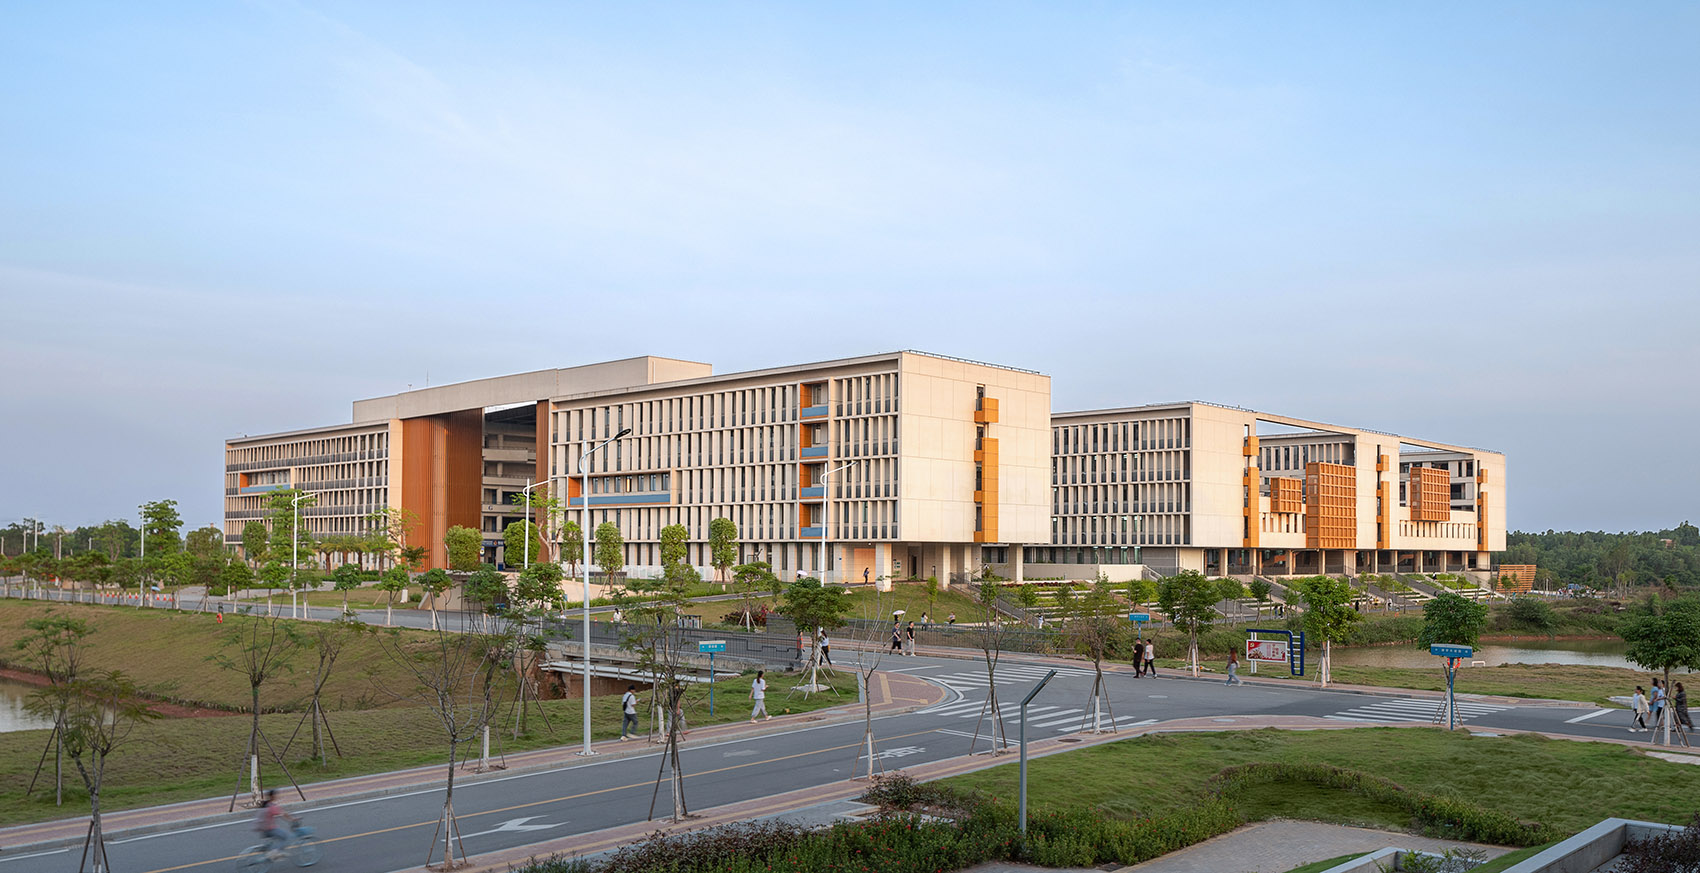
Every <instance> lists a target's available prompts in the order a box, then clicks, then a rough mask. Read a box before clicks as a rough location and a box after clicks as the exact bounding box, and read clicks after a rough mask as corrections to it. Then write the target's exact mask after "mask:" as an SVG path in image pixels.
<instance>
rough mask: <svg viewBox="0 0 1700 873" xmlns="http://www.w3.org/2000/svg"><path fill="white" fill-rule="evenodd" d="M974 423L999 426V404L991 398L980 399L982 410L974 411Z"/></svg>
mask: <svg viewBox="0 0 1700 873" xmlns="http://www.w3.org/2000/svg"><path fill="white" fill-rule="evenodd" d="M974 421H975V422H977V423H979V424H997V421H998V402H997V400H996V399H994V398H991V397H983V398H981V399H980V408H979V409H976V410H974Z"/></svg>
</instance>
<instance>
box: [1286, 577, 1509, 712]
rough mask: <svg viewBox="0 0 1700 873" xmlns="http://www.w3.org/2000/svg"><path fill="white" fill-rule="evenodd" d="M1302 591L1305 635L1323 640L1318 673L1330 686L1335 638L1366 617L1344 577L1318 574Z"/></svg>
mask: <svg viewBox="0 0 1700 873" xmlns="http://www.w3.org/2000/svg"><path fill="white" fill-rule="evenodd" d="M1302 590H1303V593H1304V602H1305V614H1304V628H1305V635H1306V636H1308V637H1311V638H1313V639H1319V640H1321V641H1322V669H1320V670H1318V671H1317V676H1318V678H1319V679H1320V680H1321V684H1322V687H1324V688H1327V687H1328V683H1329V682H1330V681H1332V680H1333V679H1334V675H1333V666H1334V658H1333V653H1334V641H1335V640H1340V639H1344V638H1345V636H1346V634H1347V632H1349V631H1350V630H1351V627H1352V625H1353V624H1355V623H1357V621H1358V620H1359V619H1361V618H1363V616H1361V615H1359V614H1358V611H1357V610H1355V609H1353V608H1352V586H1351V585H1349V584H1347V582H1346V580H1344V579H1335V578H1333V577H1331V576H1314V577H1311V578H1310V579H1306V580H1305V581H1304V584H1303V586H1302ZM1454 596H1456V595H1454ZM1483 608H1484V609H1486V607H1483Z"/></svg>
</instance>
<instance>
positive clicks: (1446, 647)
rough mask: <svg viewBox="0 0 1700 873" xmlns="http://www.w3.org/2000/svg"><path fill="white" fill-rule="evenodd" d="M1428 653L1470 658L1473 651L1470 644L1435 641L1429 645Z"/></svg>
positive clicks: (1437, 655) (1443, 656) (1438, 655)
mask: <svg viewBox="0 0 1700 873" xmlns="http://www.w3.org/2000/svg"><path fill="white" fill-rule="evenodd" d="M1428 653H1429V654H1431V655H1434V656H1436V657H1440V658H1468V657H1470V655H1471V654H1472V653H1473V652H1472V650H1471V648H1470V647H1469V646H1454V645H1452V644H1450V643H1435V644H1434V645H1432V646H1429V647H1428Z"/></svg>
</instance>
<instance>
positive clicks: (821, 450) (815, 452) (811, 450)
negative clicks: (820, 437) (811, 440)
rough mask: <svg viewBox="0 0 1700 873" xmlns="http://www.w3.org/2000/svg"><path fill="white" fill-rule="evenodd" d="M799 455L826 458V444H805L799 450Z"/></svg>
mask: <svg viewBox="0 0 1700 873" xmlns="http://www.w3.org/2000/svg"><path fill="white" fill-rule="evenodd" d="M799 457H803V458H824V457H826V446H804V447H803V448H802V449H801V450H800V451H799Z"/></svg>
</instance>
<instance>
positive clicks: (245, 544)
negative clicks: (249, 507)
mask: <svg viewBox="0 0 1700 873" xmlns="http://www.w3.org/2000/svg"><path fill="white" fill-rule="evenodd" d="M270 539H271V532H269V531H267V530H266V523H265V522H263V521H261V520H259V519H257V518H256V519H254V520H253V521H250V522H248V523H247V524H245V525H242V557H243V558H245V559H246V560H247V561H248V563H249V564H250V565H252V566H259V563H260V562H261V561H263V560H265V559H266V547H267V546H268V545H269V544H270V543H269V540H270Z"/></svg>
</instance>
